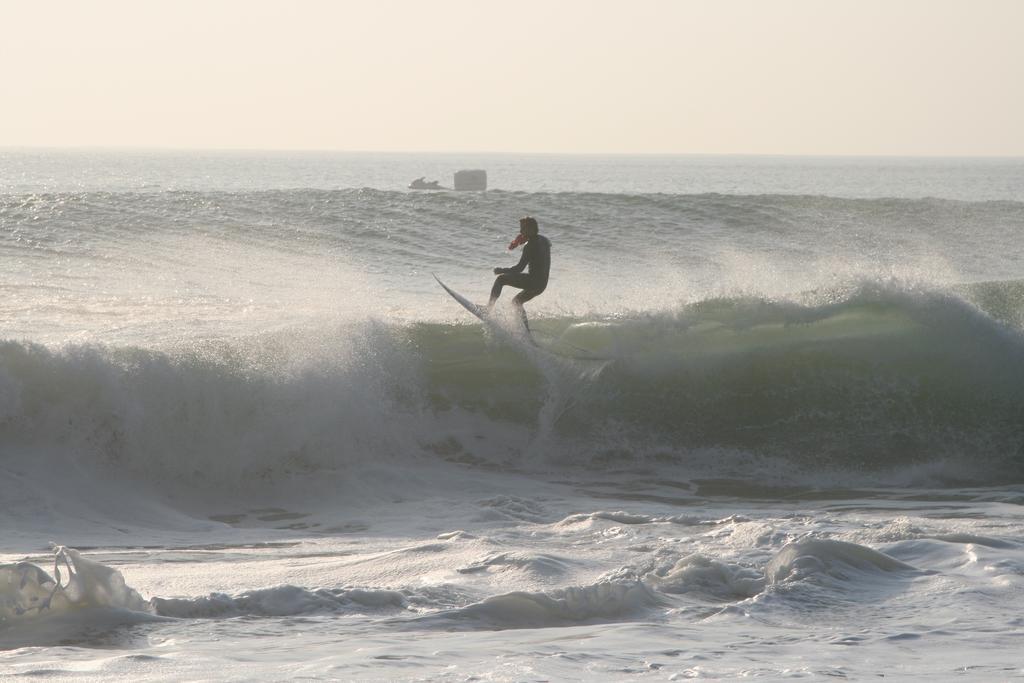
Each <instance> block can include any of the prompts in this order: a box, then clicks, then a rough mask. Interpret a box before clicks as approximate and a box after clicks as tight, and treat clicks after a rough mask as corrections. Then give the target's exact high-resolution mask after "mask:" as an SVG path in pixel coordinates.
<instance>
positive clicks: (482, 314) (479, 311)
mask: <svg viewBox="0 0 1024 683" xmlns="http://www.w3.org/2000/svg"><path fill="white" fill-rule="evenodd" d="M431 275H433V276H434V279H435V280H437V284H439V285H441V287H443V288H444V291H446V292H448V294H449V295H451V297H452V298H453V299H455V300H456V301H458V302H459V303H460V304H462V307H463V308H465V309H466V310H467V311H469V312H470V313H472V314H473V315H475V316H476V317H478V318H480V319H481V320H483V321H486V320H487V310H486V309H485V308H483V307H481V306H477V305H476V304H475V303H473V302H472V301H470V300H469V299H467V298H466V297H464V296H462V295H461V294H459V293H458V292H456V291H455V290H454V289H452V288H451V287H449V286H448V285H446V284H445V283H443V282H441V278H439V277H438V276H437V275H435V274H434V273H431Z"/></svg>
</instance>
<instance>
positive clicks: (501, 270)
mask: <svg viewBox="0 0 1024 683" xmlns="http://www.w3.org/2000/svg"><path fill="white" fill-rule="evenodd" d="M494 274H495V275H504V274H505V269H504V268H495V269H494Z"/></svg>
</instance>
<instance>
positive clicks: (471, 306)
mask: <svg viewBox="0 0 1024 683" xmlns="http://www.w3.org/2000/svg"><path fill="white" fill-rule="evenodd" d="M431 275H433V276H434V279H435V280H437V284H439V285H441V287H443V288H444V291H446V292H448V294H449V295H450V296H451V297H452V298H453V299H455V300H456V301H458V302H459V303H460V304H462V307H463V308H465V309H466V310H467V311H469V312H470V313H472V314H473V315H475V316H476V317H478V318H480V320H483V321H484V322H485V323H488V324H490V325H494V324H495V323H494V321H493V320H491V318H490V316H489V314H488V311H487V309H486V308H484V307H483V306H478V305H477V304H475V303H473V302H472V301H470V300H469V299H467V298H466V297H464V296H462V295H461V294H459V293H458V292H456V291H455V290H454V289H452V288H451V287H449V286H448V285H446V284H445V283H444V282H442V281H441V278H439V277H438V276H437V275H435V274H434V273H431ZM524 331H525V332H526V339H527V340H528V341H529V342H530V344H531V345H533V346H534V347H535V348H537V349H539V350H541V351H543V352H544V353H549V354H551V355H553V356H559V357H561V358H568V359H571V360H596V361H606V362H611V361H613V360H615V359H614V358H604V357H601V356H595V355H592V354H590V353H589V352H588V351H586V349H580V351H584V352H585V353H586V355H578V356H576V355H567V354H564V353H559V352H558V351H554V350H552V349H549V348H545V347H543V346H541V345H540V344H538V343H537V342H536V340H534V338H533V335H532V334H530V330H528V329H527V330H524Z"/></svg>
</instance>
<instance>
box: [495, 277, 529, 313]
mask: <svg viewBox="0 0 1024 683" xmlns="http://www.w3.org/2000/svg"><path fill="white" fill-rule="evenodd" d="M526 277H527V276H526V275H523V274H522V273H502V274H501V275H499V276H498V277H496V278H494V286H493V287H491V299H490V301H488V302H487V307H488V308H490V307H491V306H493V305H494V302H495V301H497V300H498V297H499V296H501V288H502V287H504V286H505V285H508V286H510V287H518V288H519V289H524V288H525V287H526V285H527V283H528V280H526Z"/></svg>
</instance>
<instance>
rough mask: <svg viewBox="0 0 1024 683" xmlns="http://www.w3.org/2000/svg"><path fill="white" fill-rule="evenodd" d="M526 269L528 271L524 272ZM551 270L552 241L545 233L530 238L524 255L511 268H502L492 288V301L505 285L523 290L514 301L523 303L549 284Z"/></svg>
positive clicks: (524, 248)
mask: <svg viewBox="0 0 1024 683" xmlns="http://www.w3.org/2000/svg"><path fill="white" fill-rule="evenodd" d="M523 269H526V272H525V273H524V272H523ZM550 271H551V242H550V241H549V240H548V238H547V237H544V236H543V235H537V236H536V237H533V238H531V239H530V241H529V242H527V243H526V246H525V247H523V257H522V258H521V259H519V263H517V264H516V265H514V266H512V267H511V268H502V269H500V271H499V272H500V273H501V274H500V275H498V277H497V278H496V279H495V280H494V287H492V288H491V301H494V300H495V299H497V298H498V297H499V296H500V295H501V288H502V287H504V286H505V285H509V286H510V287H518V288H519V289H521V290H523V291H521V292H519V294H517V295H516V298H515V299H513V301H514V302H515V303H517V304H523V303H526V302H527V301H529V300H530V299H532V298H533V297H535V296H537V295H538V294H540V293H541V292H543V291H544V290H545V288H547V286H548V273H549V272H550Z"/></svg>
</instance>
